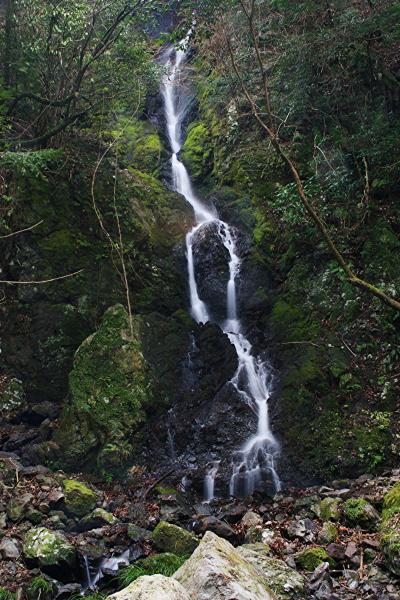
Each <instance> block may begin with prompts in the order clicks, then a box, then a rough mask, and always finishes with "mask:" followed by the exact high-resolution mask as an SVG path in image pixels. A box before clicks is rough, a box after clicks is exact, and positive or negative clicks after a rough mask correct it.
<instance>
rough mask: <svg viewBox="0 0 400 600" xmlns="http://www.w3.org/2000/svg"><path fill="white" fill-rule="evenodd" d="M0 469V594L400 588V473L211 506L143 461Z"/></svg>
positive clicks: (12, 457) (11, 462)
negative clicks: (101, 478) (115, 473)
mask: <svg viewBox="0 0 400 600" xmlns="http://www.w3.org/2000/svg"><path fill="white" fill-rule="evenodd" d="M0 477H1V479H0V494H1V495H0V538H1V539H0V556H1V561H0V581H1V583H0V598H1V599H2V600H3V599H4V600H13V599H14V598H15V599H18V600H39V598H40V600H55V599H58V600H60V599H65V600H69V599H72V598H74V597H76V596H77V595H80V594H86V595H88V596H89V597H91V598H92V599H93V600H94V599H96V600H100V599H101V598H107V597H109V596H110V598H112V599H113V600H135V599H136V598H137V599H138V598H140V599H143V598H149V599H154V600H156V599H157V598H162V599H163V600H168V599H171V600H172V599H174V600H178V599H182V600H186V599H187V598H189V597H191V598H194V599H197V600H200V599H201V600H206V599H210V600H211V599H212V600H219V599H223V598H228V597H229V598H230V597H233V596H232V594H235V596H234V597H238V598H241V599H249V600H257V599H260V600H261V599H265V600H266V599H268V598H271V599H275V598H277V599H278V600H295V599H300V598H315V599H318V600H325V599H326V600H339V599H343V600H347V599H349V600H350V599H361V598H365V599H371V600H372V599H374V600H395V599H398V598H399V597H400V596H399V589H400V588H399V579H398V577H399V576H400V527H399V519H400V472H399V471H391V472H388V473H387V474H385V475H383V476H381V477H372V476H369V475H364V476H362V477H359V478H358V479H356V480H341V481H333V482H332V483H330V484H329V485H326V486H322V487H311V488H307V489H292V490H287V491H285V492H284V493H282V494H279V495H276V496H275V497H274V498H267V497H265V496H264V497H259V498H257V497H256V496H255V497H253V498H252V499H250V498H249V499H247V500H240V501H239V500H234V501H233V500H215V501H212V502H211V503H210V504H204V503H203V502H202V501H201V498H199V497H197V496H196V494H195V493H194V492H193V491H192V490H190V489H189V490H187V491H182V486H181V484H180V482H178V481H175V480H174V479H173V478H172V479H168V478H165V479H164V480H163V481H161V482H160V481H159V480H160V474H157V475H156V474H149V473H146V472H144V471H143V469H141V468H133V469H131V471H130V473H129V476H128V479H127V480H126V481H125V482H124V483H118V482H114V483H110V484H104V483H98V482H96V481H95V480H94V479H88V478H85V477H84V476H82V475H78V476H73V477H71V476H67V475H66V474H65V473H63V472H62V471H56V472H52V471H50V470H49V469H47V468H45V467H42V466H33V467H32V466H31V467H24V466H23V465H22V464H21V463H20V462H19V459H18V456H17V455H16V454H12V453H2V454H1V456H0ZM157 482H158V483H157ZM227 594H228V595H227ZM229 594H231V595H229Z"/></svg>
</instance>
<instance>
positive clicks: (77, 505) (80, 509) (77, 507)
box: [63, 479, 97, 517]
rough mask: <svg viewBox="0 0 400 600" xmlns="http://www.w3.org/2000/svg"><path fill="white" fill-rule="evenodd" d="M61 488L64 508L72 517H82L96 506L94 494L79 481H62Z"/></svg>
mask: <svg viewBox="0 0 400 600" xmlns="http://www.w3.org/2000/svg"><path fill="white" fill-rule="evenodd" d="M63 488H64V496H65V498H64V503H65V507H66V509H67V511H68V512H69V513H71V514H72V515H74V516H76V517H83V516H85V515H87V514H88V513H89V512H90V511H91V510H93V509H94V507H95V506H96V502H97V496H96V494H95V493H94V492H93V491H92V490H91V489H90V488H88V487H87V486H86V485H84V484H83V483H80V481H75V480H74V479H64V481H63Z"/></svg>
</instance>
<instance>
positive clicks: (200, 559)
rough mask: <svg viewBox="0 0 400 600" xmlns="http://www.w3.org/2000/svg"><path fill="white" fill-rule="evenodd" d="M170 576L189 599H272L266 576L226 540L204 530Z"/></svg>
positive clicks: (274, 598) (272, 594) (273, 597)
mask: <svg viewBox="0 0 400 600" xmlns="http://www.w3.org/2000/svg"><path fill="white" fill-rule="evenodd" d="M174 578H175V579H177V580H178V581H179V583H181V584H182V585H183V587H184V588H185V589H186V591H187V592H188V593H189V596H190V597H191V599H192V600H228V599H229V598H238V599H240V600H276V599H277V597H276V595H275V594H274V593H273V592H272V591H271V589H270V587H269V584H268V580H267V578H266V577H265V576H264V575H263V574H262V573H261V572H260V571H259V570H258V569H257V568H255V567H254V566H253V565H251V564H250V563H249V562H248V561H247V560H245V559H244V558H243V557H242V556H241V555H240V554H239V552H237V550H235V548H234V547H233V546H232V545H231V544H230V543H229V542H228V541H226V540H223V539H221V538H219V537H218V536H216V535H215V534H214V533H212V532H211V531H208V532H207V533H206V534H205V536H204V537H203V539H202V540H201V542H200V545H199V547H198V548H197V549H196V550H195V551H194V552H193V554H192V556H191V558H189V560H187V561H186V562H185V564H184V565H183V566H182V567H181V568H180V569H178V571H177V572H176V573H175V574H174Z"/></svg>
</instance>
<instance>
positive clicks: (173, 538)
mask: <svg viewBox="0 0 400 600" xmlns="http://www.w3.org/2000/svg"><path fill="white" fill-rule="evenodd" d="M153 542H154V545H155V547H156V548H157V549H158V550H161V551H164V552H172V553H173V554H177V555H179V556H184V555H187V554H192V552H193V551H194V550H195V549H196V548H197V546H198V545H199V540H198V539H197V537H196V536H195V535H193V533H190V532H189V531H186V529H182V528H181V527H178V526H177V525H173V524H172V523H167V522H166V521H160V522H159V524H158V525H157V527H156V528H155V529H154V531H153Z"/></svg>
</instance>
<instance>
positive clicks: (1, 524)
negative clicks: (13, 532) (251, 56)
mask: <svg viewBox="0 0 400 600" xmlns="http://www.w3.org/2000/svg"><path fill="white" fill-rule="evenodd" d="M6 527H7V515H6V513H0V529H5V528H6Z"/></svg>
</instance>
